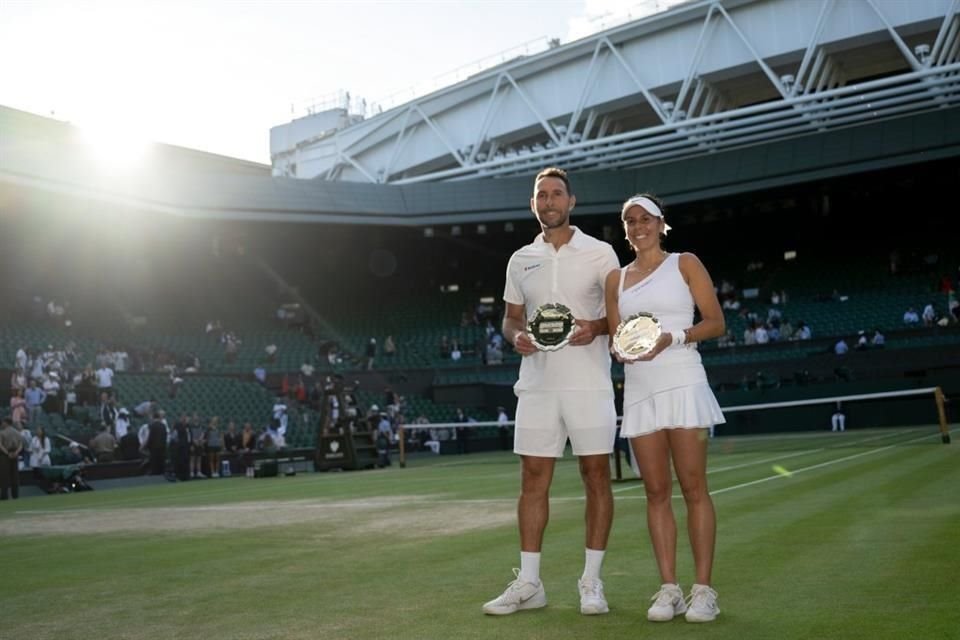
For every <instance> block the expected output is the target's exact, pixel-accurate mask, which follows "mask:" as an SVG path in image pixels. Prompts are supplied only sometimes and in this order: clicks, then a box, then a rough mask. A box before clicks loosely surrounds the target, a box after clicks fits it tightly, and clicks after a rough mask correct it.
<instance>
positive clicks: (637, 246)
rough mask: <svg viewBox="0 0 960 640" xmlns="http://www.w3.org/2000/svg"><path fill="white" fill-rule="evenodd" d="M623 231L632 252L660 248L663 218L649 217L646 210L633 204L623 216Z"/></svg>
mask: <svg viewBox="0 0 960 640" xmlns="http://www.w3.org/2000/svg"><path fill="white" fill-rule="evenodd" d="M623 230H624V232H626V234H627V242H629V243H630V246H631V247H633V250H634V251H637V252H640V251H643V250H649V249H651V248H656V247H659V246H660V234H661V233H662V232H663V218H658V217H657V216H654V215H651V214H650V213H649V212H648V211H647V210H646V209H644V208H643V207H641V206H640V205H638V204H635V205H633V206H632V207H630V208H629V209H627V211H626V213H624V214H623Z"/></svg>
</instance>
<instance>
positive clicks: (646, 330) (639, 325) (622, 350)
mask: <svg viewBox="0 0 960 640" xmlns="http://www.w3.org/2000/svg"><path fill="white" fill-rule="evenodd" d="M660 332H661V329H660V321H659V320H657V319H656V318H655V317H654V316H653V314H650V313H637V314H634V315H632V316H630V317H629V318H627V319H626V320H624V321H623V322H621V323H620V326H619V327H617V332H616V333H615V334H613V350H614V351H615V352H616V354H617V355H618V356H620V357H621V358H623V359H624V360H635V359H636V358H639V357H641V356H645V355H646V354H648V353H650V351H651V350H652V349H653V347H654V346H656V344H657V340H658V339H659V338H660Z"/></svg>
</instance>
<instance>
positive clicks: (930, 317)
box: [920, 302, 937, 327]
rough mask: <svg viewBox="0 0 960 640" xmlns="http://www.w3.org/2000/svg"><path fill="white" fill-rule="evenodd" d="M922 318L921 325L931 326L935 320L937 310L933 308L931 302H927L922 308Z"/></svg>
mask: <svg viewBox="0 0 960 640" xmlns="http://www.w3.org/2000/svg"><path fill="white" fill-rule="evenodd" d="M920 317H921V319H922V320H923V326H925V327H932V326H933V325H934V323H935V322H936V321H937V312H936V310H935V309H934V308H933V303H932V302H928V303H927V306H925V307H924V308H923V314H922V315H921V316H920Z"/></svg>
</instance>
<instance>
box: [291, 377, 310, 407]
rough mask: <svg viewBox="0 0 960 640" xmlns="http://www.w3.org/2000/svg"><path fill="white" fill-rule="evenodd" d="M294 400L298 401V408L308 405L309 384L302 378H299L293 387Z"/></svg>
mask: <svg viewBox="0 0 960 640" xmlns="http://www.w3.org/2000/svg"><path fill="white" fill-rule="evenodd" d="M293 398H294V399H295V400H296V401H297V406H301V407H302V406H304V405H306V403H307V384H306V383H305V382H304V381H303V377H302V376H297V384H295V385H294V386H293Z"/></svg>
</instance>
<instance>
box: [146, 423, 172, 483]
mask: <svg viewBox="0 0 960 640" xmlns="http://www.w3.org/2000/svg"><path fill="white" fill-rule="evenodd" d="M162 420H163V416H162V415H161V414H160V413H155V414H153V422H151V423H150V431H149V435H148V436H147V451H149V452H150V475H153V476H162V475H163V472H164V467H165V466H166V463H167V426H166V425H165V424H163V422H162Z"/></svg>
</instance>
